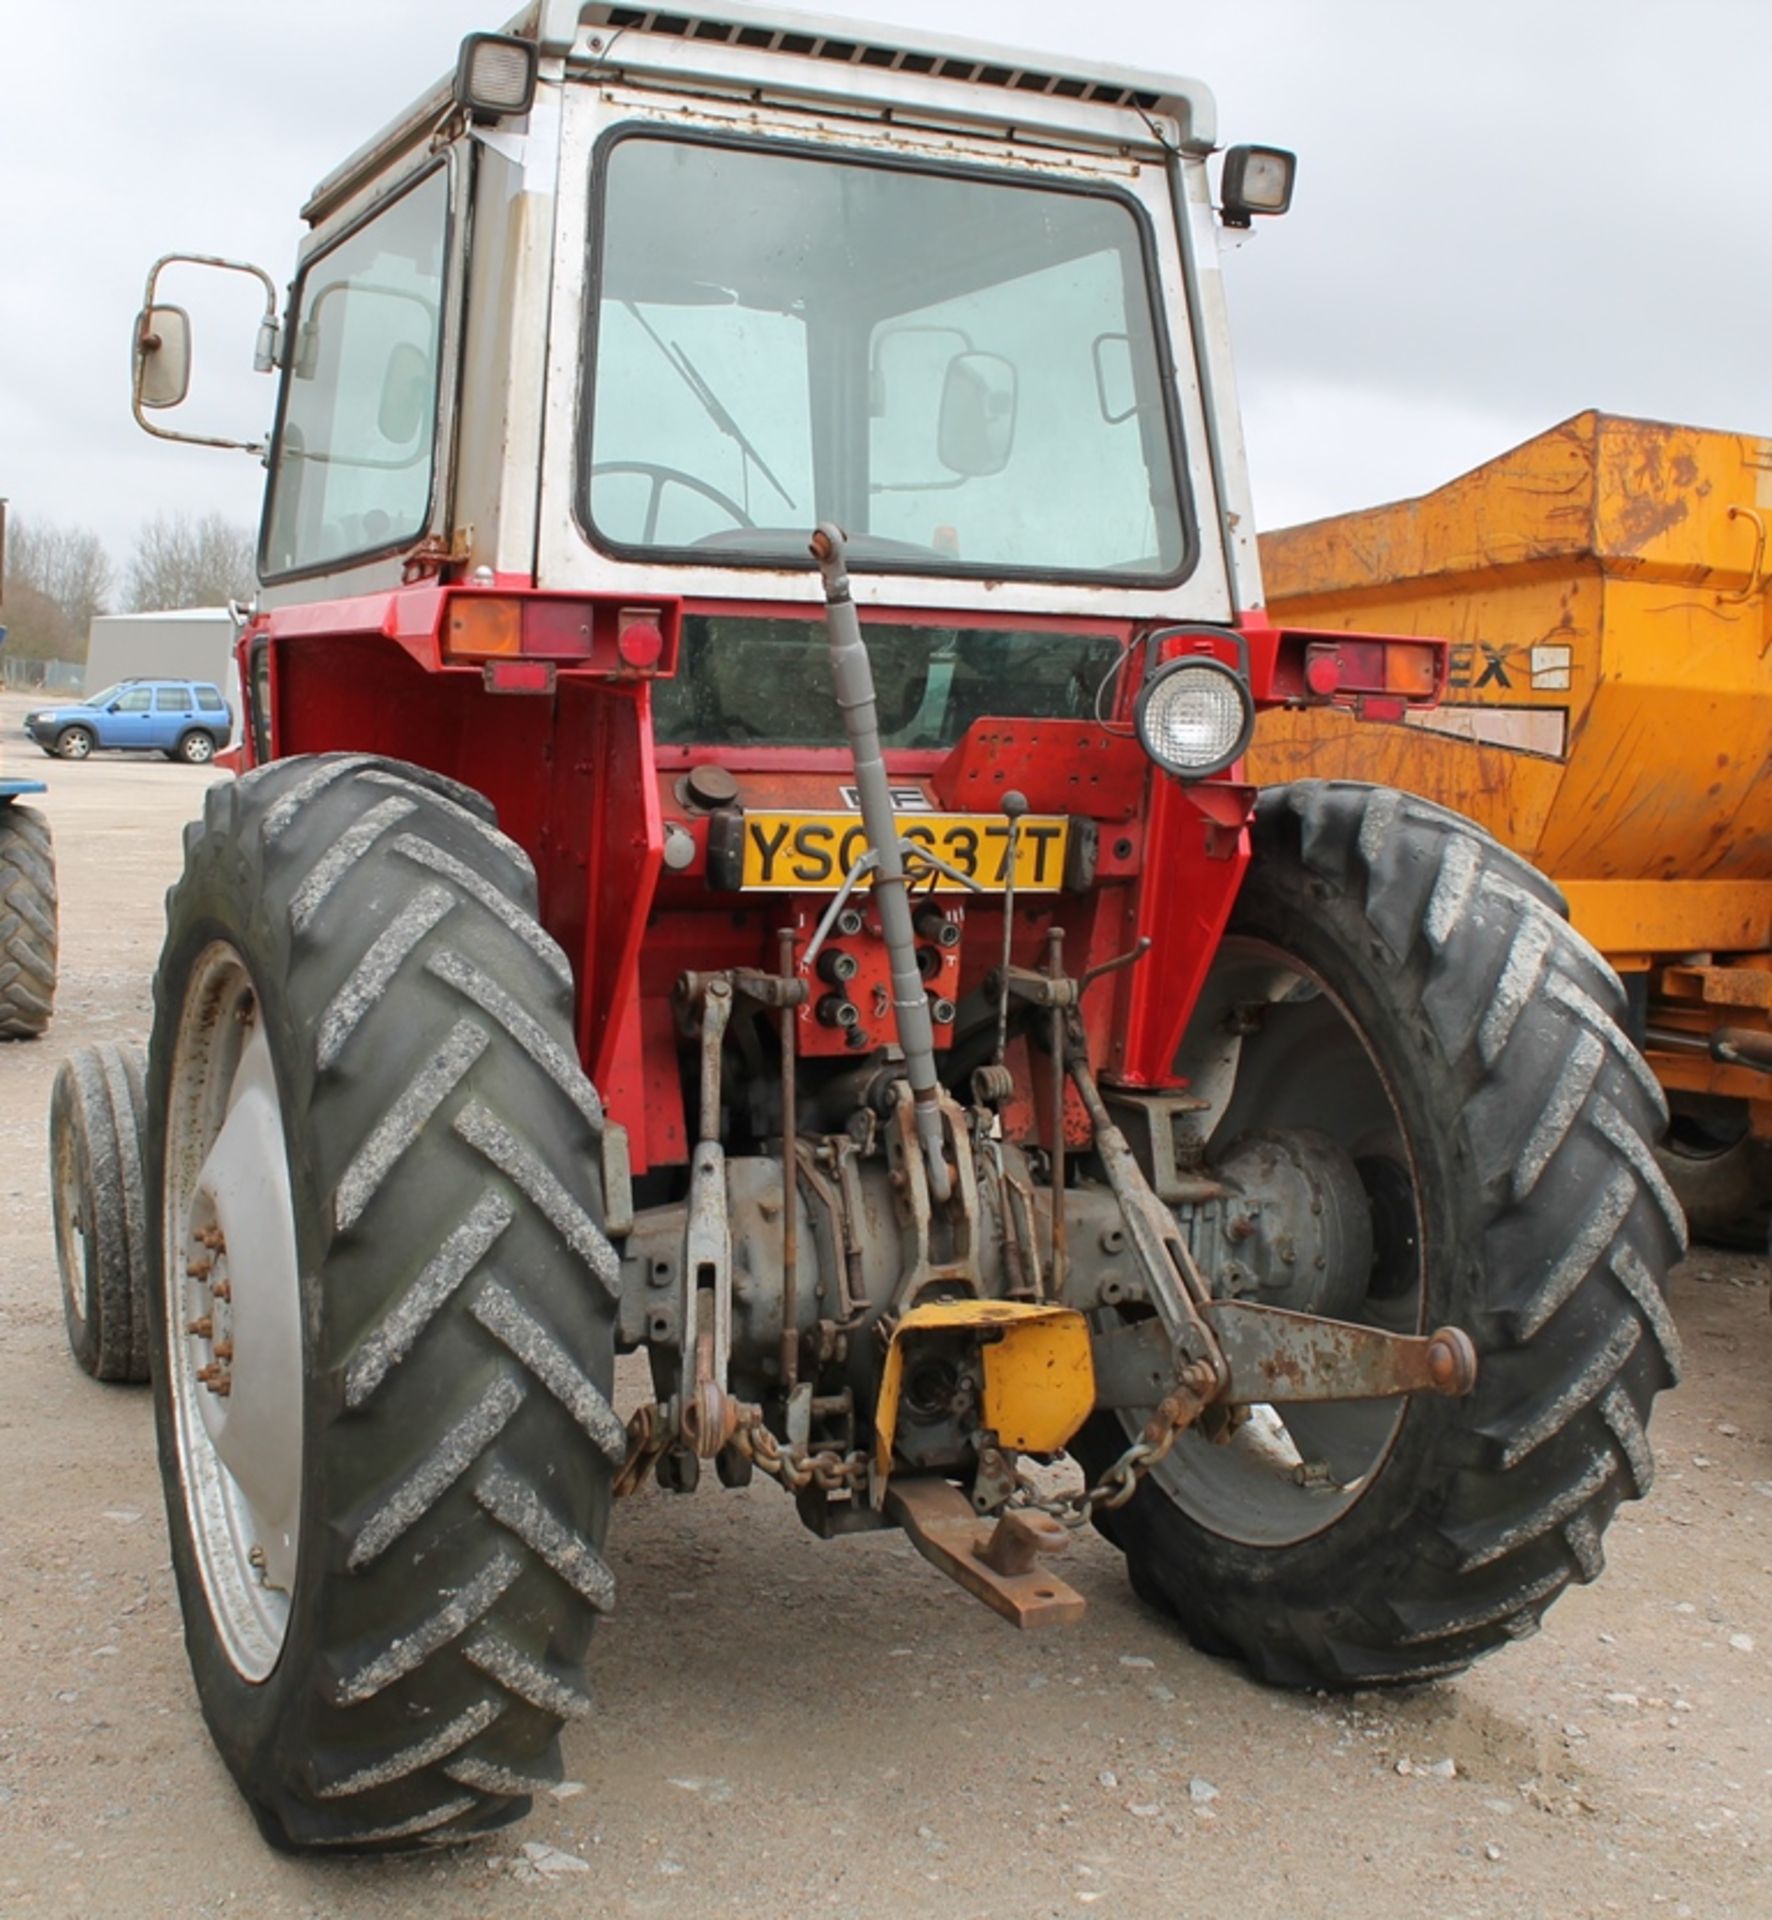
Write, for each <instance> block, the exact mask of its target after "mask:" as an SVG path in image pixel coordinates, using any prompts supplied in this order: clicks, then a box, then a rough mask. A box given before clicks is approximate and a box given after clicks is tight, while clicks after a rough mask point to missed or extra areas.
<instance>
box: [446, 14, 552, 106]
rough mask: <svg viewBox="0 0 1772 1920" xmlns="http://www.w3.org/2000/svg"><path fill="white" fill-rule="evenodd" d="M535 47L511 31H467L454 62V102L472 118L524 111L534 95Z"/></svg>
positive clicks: (533, 43)
mask: <svg viewBox="0 0 1772 1920" xmlns="http://www.w3.org/2000/svg"><path fill="white" fill-rule="evenodd" d="M535 72H536V47H535V42H534V41H533V40H524V39H522V38H520V37H519V36H518V35H516V34H512V33H470V34H469V35H468V37H467V38H466V39H465V40H464V41H463V42H462V43H461V57H460V59H459V60H457V61H456V63H455V102H456V105H457V106H459V107H460V108H462V109H463V111H464V112H466V113H467V114H469V115H470V116H472V118H474V119H475V120H502V119H503V118H504V117H505V116H506V115H508V114H513V113H527V112H528V111H529V103H530V101H531V100H533V99H534V98H535Z"/></svg>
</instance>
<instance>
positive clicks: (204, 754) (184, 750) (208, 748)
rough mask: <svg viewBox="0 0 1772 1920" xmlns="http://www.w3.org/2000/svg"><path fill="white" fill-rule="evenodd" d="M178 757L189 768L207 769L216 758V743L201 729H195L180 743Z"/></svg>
mask: <svg viewBox="0 0 1772 1920" xmlns="http://www.w3.org/2000/svg"><path fill="white" fill-rule="evenodd" d="M178 757H179V758H180V759H181V760H182V761H184V762H185V764H186V765H187V766H192V767H205V766H207V765H208V764H209V762H210V761H211V760H213V759H214V758H215V741H214V740H213V739H212V738H211V737H210V735H208V734H207V733H204V732H203V731H202V730H201V729H200V728H195V727H193V728H192V730H191V731H190V732H189V733H187V734H186V735H185V736H184V737H183V738H182V739H181V740H180V741H179V743H178Z"/></svg>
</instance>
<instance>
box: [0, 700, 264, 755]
mask: <svg viewBox="0 0 1772 1920" xmlns="http://www.w3.org/2000/svg"><path fill="white" fill-rule="evenodd" d="M233 731H234V717H233V715H232V714H231V713H229V711H228V703H227V701H226V700H224V699H223V698H222V694H221V689H220V688H219V687H218V686H216V685H215V684H214V682H213V681H209V680H120V681H119V682H118V683H117V685H116V686H114V687H106V689H105V690H104V692H103V693H95V694H94V695H93V696H92V698H91V699H90V700H82V701H81V702H80V704H79V705H78V706H77V707H39V708H37V709H36V711H35V712H33V713H27V714H26V715H25V732H26V733H28V734H29V735H30V736H31V738H32V739H33V740H35V741H36V743H37V744H38V746H40V747H41V748H42V749H43V751H44V752H45V753H53V754H58V755H59V756H60V757H61V758H62V759H63V760H84V759H85V758H86V756H87V755H88V754H89V753H91V752H93V751H94V750H95V749H97V748H100V747H116V748H122V749H125V750H127V751H133V752H136V753H142V752H154V751H157V752H160V753H163V754H165V755H166V757H167V759H168V760H187V761H189V762H190V763H191V765H192V766H196V767H200V766H203V765H205V764H206V763H207V762H208V761H211V760H213V759H214V758H215V756H216V754H217V753H219V752H220V751H221V749H222V748H223V747H225V746H226V745H227V744H228V741H229V739H230V738H231V737H232V735H233Z"/></svg>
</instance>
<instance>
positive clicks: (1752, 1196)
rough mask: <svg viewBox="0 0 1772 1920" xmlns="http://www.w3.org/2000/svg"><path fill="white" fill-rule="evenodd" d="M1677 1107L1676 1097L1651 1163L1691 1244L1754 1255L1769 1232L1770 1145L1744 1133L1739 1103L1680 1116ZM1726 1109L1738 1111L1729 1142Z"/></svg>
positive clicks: (1706, 1105) (1706, 1104) (1710, 1104)
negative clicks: (1682, 1217)
mask: <svg viewBox="0 0 1772 1920" xmlns="http://www.w3.org/2000/svg"><path fill="white" fill-rule="evenodd" d="M1682 1105H1683V1103H1682V1102H1681V1100H1680V1097H1679V1096H1678V1095H1677V1094H1676V1095H1675V1097H1674V1101H1673V1109H1674V1111H1673V1119H1672V1121H1671V1123H1670V1125H1669V1127H1668V1132H1667V1137H1666V1139H1664V1140H1663V1141H1662V1143H1661V1145H1660V1146H1659V1147H1658V1148H1657V1149H1656V1157H1657V1158H1658V1159H1659V1160H1660V1162H1661V1170H1662V1172H1663V1173H1665V1174H1666V1175H1667V1179H1668V1185H1669V1186H1671V1187H1672V1188H1673V1190H1674V1193H1675V1195H1676V1196H1677V1197H1678V1199H1679V1202H1680V1205H1681V1206H1682V1207H1684V1208H1685V1210H1686V1223H1687V1225H1688V1227H1689V1228H1690V1229H1691V1233H1692V1238H1693V1239H1694V1240H1698V1241H1702V1242H1703V1243H1704V1245H1706V1246H1709V1247H1731V1248H1735V1249H1736V1250H1738V1251H1753V1252H1758V1250H1759V1249H1760V1248H1761V1247H1763V1246H1764V1245H1765V1244H1766V1236H1767V1229H1768V1227H1772V1141H1766V1140H1761V1139H1758V1138H1756V1137H1755V1135H1754V1134H1752V1133H1751V1132H1749V1130H1748V1124H1747V1112H1746V1106H1745V1103H1743V1102H1739V1101H1710V1100H1703V1101H1697V1102H1693V1103H1692V1104H1691V1106H1690V1107H1689V1108H1688V1109H1687V1110H1685V1111H1682ZM1719 1108H1720V1109H1723V1112H1721V1113H1719V1112H1718V1109H1719ZM1731 1108H1734V1109H1737V1110H1738V1112H1737V1113H1736V1114H1735V1115H1734V1116H1728V1117H1733V1118H1735V1119H1736V1120H1737V1124H1738V1126H1739V1131H1738V1132H1734V1133H1733V1137H1730V1135H1731V1131H1732V1130H1730V1129H1728V1128H1727V1126H1726V1118H1725V1116H1727V1115H1728V1109H1731ZM1719 1121H1724V1122H1725V1124H1724V1125H1722V1126H1719V1125H1718V1124H1717V1123H1718V1122H1719Z"/></svg>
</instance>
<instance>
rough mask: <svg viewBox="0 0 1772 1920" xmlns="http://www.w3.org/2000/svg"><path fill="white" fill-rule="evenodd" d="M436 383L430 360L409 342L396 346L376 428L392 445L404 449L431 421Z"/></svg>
mask: <svg viewBox="0 0 1772 1920" xmlns="http://www.w3.org/2000/svg"><path fill="white" fill-rule="evenodd" d="M435 390H436V381H435V379H434V377H433V376H432V373H431V357H430V355H429V354H428V353H426V352H425V350H424V349H423V348H422V347H416V346H414V345H413V344H412V343H411V341H409V340H401V341H398V342H396V344H395V345H394V347H393V349H392V351H391V352H390V353H389V354H388V370H387V372H386V373H385V374H383V375H382V383H381V406H380V407H379V408H378V409H377V411H376V416H375V424H376V426H377V428H378V429H379V430H380V433H381V437H382V438H383V439H384V440H386V441H388V442H389V443H390V445H393V446H396V447H403V446H405V445H406V443H407V442H408V441H409V440H411V439H412V437H413V436H414V435H415V434H416V433H417V432H418V430H419V429H420V428H421V427H422V426H423V425H424V424H425V422H426V421H427V420H428V419H429V418H430V415H431V407H432V404H433V402H432V395H433V394H434V392H435Z"/></svg>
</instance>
